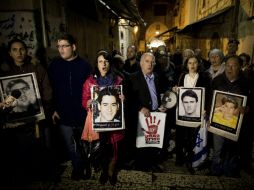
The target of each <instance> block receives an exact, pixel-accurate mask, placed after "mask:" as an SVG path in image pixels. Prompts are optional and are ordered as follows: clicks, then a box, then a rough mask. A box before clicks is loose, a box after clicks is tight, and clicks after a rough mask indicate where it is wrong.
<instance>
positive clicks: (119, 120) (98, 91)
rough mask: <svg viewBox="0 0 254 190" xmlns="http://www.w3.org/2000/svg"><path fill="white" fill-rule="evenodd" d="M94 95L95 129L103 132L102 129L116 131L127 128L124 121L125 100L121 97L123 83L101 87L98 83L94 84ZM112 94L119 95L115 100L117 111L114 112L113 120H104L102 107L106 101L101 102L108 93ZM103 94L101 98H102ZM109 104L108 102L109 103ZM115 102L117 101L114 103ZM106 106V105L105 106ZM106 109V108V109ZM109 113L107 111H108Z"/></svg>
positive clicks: (93, 119)
mask: <svg viewBox="0 0 254 190" xmlns="http://www.w3.org/2000/svg"><path fill="white" fill-rule="evenodd" d="M105 92H106V93H105ZM91 93H92V94H91V95H92V101H93V103H92V121H93V123H92V128H93V130H94V131H97V132H102V131H115V130H123V129H124V128H125V122H124V111H123V110H124V109H123V108H124V107H123V102H122V100H121V99H120V98H119V96H120V95H121V94H123V93H122V85H114V86H107V87H100V86H98V85H94V86H92V90H91ZM108 93H109V94H110V96H115V97H116V96H118V97H116V99H115V101H114V102H116V103H117V107H118V108H117V111H116V112H115V113H114V116H113V117H112V120H110V121H109V120H107V121H106V120H103V113H102V112H103V110H102V109H100V108H101V107H102V105H101V104H103V105H105V104H106V103H102V102H101V103H100V99H101V100H102V97H103V96H104V95H105V94H106V95H109V94H108ZM100 96H101V98H100ZM107 104H108V103H107ZM114 104H115V103H114ZM104 107H105V106H104ZM104 110H105V109H104ZM106 114H107V113H106Z"/></svg>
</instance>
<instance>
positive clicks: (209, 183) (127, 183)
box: [27, 159, 254, 190]
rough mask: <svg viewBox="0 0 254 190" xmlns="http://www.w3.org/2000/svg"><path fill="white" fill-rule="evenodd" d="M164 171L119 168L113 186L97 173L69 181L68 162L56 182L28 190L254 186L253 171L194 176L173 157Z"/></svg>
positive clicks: (214, 189) (239, 189) (245, 189)
mask: <svg viewBox="0 0 254 190" xmlns="http://www.w3.org/2000/svg"><path fill="white" fill-rule="evenodd" d="M161 166H162V167H163V168H164V171H165V172H164V173H153V172H141V171H135V170H121V171H120V172H119V175H118V183H117V184H116V185H115V186H112V185H110V183H109V182H107V183H106V184H105V185H101V184H100V183H99V181H98V179H99V175H100V174H99V173H94V172H93V174H92V177H91V179H89V180H80V181H73V180H71V179H70V174H71V166H70V162H66V163H64V164H63V167H64V168H65V169H64V170H63V172H62V174H61V180H60V181H59V182H56V183H54V182H51V181H34V182H33V183H31V184H30V185H29V186H28V187H27V189H29V190H40V189H41V190H81V189H82V190H83V189H84V190H93V189H94V190H98V189H119V190H120V189H122V190H124V189H126V190H127V189H128V190H132V189H133V190H142V189H144V190H149V189H151V190H157V189H158V190H164V189H165V190H166V189H170V190H177V189H183V190H187V189H188V190H192V189H211V190H233V189H234V190H252V189H254V174H253V173H252V174H251V175H248V174H247V173H245V172H243V171H242V172H241V177H240V178H228V177H223V176H222V177H215V176H207V175H205V173H206V172H207V171H206V170H202V171H196V173H195V174H194V175H191V174H189V173H188V171H187V170H186V168H185V167H176V166H175V165H174V159H168V160H167V161H165V162H164V163H163V164H162V165H161Z"/></svg>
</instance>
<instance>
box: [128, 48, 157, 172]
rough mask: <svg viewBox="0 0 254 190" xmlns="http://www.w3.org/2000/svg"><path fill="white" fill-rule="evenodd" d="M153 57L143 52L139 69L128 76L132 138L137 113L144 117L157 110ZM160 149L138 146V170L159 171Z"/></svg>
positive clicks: (135, 126)
mask: <svg viewBox="0 0 254 190" xmlns="http://www.w3.org/2000/svg"><path fill="white" fill-rule="evenodd" d="M154 66H155V57H154V55H153V54H152V53H144V54H143V55H142V56H141V60H140V67H141V70H140V71H138V72H136V73H133V74H132V75H131V77H130V83H131V88H132V89H131V94H132V96H130V97H133V98H131V100H129V101H130V102H129V103H130V104H131V106H132V109H131V112H132V113H131V114H132V117H131V118H129V119H131V120H132V124H131V126H129V127H131V128H132V130H131V131H132V134H131V136H132V137H133V139H136V131H137V124H138V114H139V112H141V113H142V114H144V116H145V117H149V116H150V112H151V111H156V110H158V107H159V106H160V91H159V89H160V88H159V81H158V76H157V75H156V74H155V73H154V72H153V69H154ZM159 151H160V149H158V148H139V149H138V150H137V155H136V167H137V169H140V170H153V171H161V168H159V167H158V165H157V159H158V154H159Z"/></svg>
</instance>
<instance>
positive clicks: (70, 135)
mask: <svg viewBox="0 0 254 190" xmlns="http://www.w3.org/2000/svg"><path fill="white" fill-rule="evenodd" d="M59 128H60V132H61V135H62V136H63V139H64V142H65V146H66V148H67V151H68V155H69V158H70V160H71V162H72V167H73V170H74V171H81V170H84V168H85V158H84V157H83V156H82V146H81V134H82V130H83V128H81V127H74V126H68V125H63V124H61V125H60V126H59Z"/></svg>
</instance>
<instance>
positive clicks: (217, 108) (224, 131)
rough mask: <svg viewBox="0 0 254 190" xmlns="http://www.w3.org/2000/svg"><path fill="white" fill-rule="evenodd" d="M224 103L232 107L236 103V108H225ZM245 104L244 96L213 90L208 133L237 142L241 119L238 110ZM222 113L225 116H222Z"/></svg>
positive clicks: (241, 115) (245, 98) (241, 116)
mask: <svg viewBox="0 0 254 190" xmlns="http://www.w3.org/2000/svg"><path fill="white" fill-rule="evenodd" d="M225 102H229V103H228V105H229V106H230V105H234V104H235V103H233V102H236V107H235V108H230V107H229V106H225ZM230 102H231V103H230ZM246 102H247V97H246V96H243V95H239V94H234V93H229V92H223V91H219V90H215V91H214V93H213V99H212V106H211V112H210V117H209V120H210V126H209V127H208V131H210V132H212V133H214V134H217V135H220V136H223V137H225V138H228V139H230V140H233V141H237V140H238V138H239V134H240V130H241V125H242V119H243V114H242V113H240V111H239V108H240V107H244V106H246ZM233 109H234V110H233ZM230 110H232V111H230ZM224 112H225V113H226V116H223V113H224ZM229 114H231V115H229Z"/></svg>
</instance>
